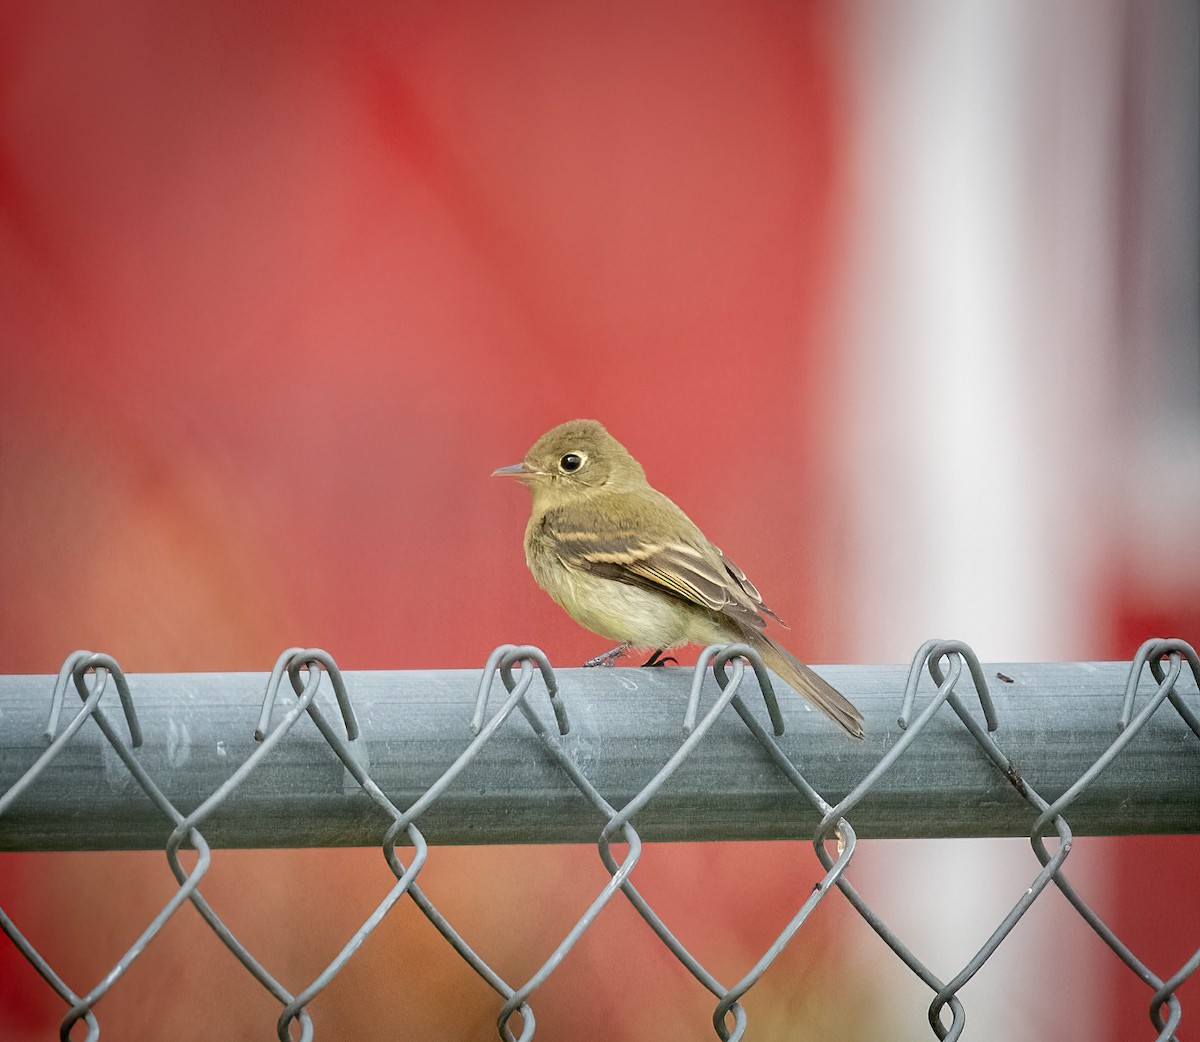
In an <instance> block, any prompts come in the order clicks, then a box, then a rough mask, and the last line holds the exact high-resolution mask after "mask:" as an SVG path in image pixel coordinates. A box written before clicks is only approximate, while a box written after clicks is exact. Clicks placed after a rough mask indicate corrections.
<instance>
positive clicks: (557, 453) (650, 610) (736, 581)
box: [494, 420, 863, 738]
mask: <svg viewBox="0 0 1200 1042" xmlns="http://www.w3.org/2000/svg"><path fill="white" fill-rule="evenodd" d="M494 474H495V475H511V476H513V477H515V478H516V479H517V480H518V481H521V482H523V483H524V484H526V485H528V486H529V490H530V492H531V493H532V494H533V513H532V514H531V515H530V518H529V524H528V525H527V526H526V528H525V560H526V562H527V563H528V564H529V570H530V571H531V572H532V573H533V577H534V579H535V580H536V581H537V584H538V585H539V586H540V587H541V588H542V589H543V590H545V591H546V592H547V593H548V594H550V596H551V597H553V598H554V600H555V601H557V602H558V604H559V605H561V607H562V608H563V609H564V610H565V611H566V613H567V614H568V615H570V616H571V618H573V619H574V620H575V621H576V622H578V623H579V624H580V625H582V626H585V627H587V628H588V629H589V630H591V631H592V632H593V633H598V634H600V635H601V636H602V637H607V638H609V639H610V640H615V641H619V642H620V643H619V645H618V646H617V647H615V648H613V649H612V651H610V652H608V653H606V654H604V655H601V656H599V657H597V658H595V659H592V660H591V662H589V663H588V665H611V664H612V662H614V661H615V660H616V659H617V658H619V657H620V656H621V655H623V654H625V652H627V651H628V650H629V649H631V648H652V649H656V650H655V651H654V654H653V655H652V656H651V657H650V659H649V661H647V662H646V663H645V664H646V665H647V666H652V665H662V655H663V653H664V652H665V651H668V650H670V649H671V648H674V647H677V646H679V645H681V644H728V643H731V642H741V643H745V644H749V645H750V646H751V647H752V648H754V649H756V650H757V651H758V653H759V654H760V655H762V658H763V661H764V662H765V663H766V664H767V666H768V667H769V668H770V669H773V670H774V671H775V672H776V673H778V674H779V675H780V676H781V677H783V678H784V679H785V680H786V681H787V682H788V683H789V684H791V685H792V687H794V688H795V689H796V690H797V691H798V692H800V694H802V695H803V696H804V697H805V698H807V699H808V700H809V701H810V702H812V704H813V705H815V706H816V707H817V708H818V709H820V710H821V711H822V712H824V713H826V714H827V715H828V716H829V717H831V718H832V719H833V720H835V721H836V722H837V723H839V724H841V725H842V727H844V728H845V729H846V731H847V732H848V733H849V734H851V735H853V736H854V737H855V738H861V737H862V736H863V728H862V714H861V713H860V712H859V711H858V710H857V709H856V708H855V707H854V705H853V704H852V703H851V702H850V701H849V700H848V699H846V698H845V696H843V695H842V694H841V693H840V692H839V691H837V690H836V689H835V688H833V687H832V686H831V685H830V684H828V683H826V682H825V681H824V680H822V679H821V678H820V677H819V676H817V674H816V673H814V672H813V671H812V670H811V669H809V668H808V666H806V665H805V664H804V663H803V662H801V661H800V660H799V659H798V658H796V657H795V656H794V655H793V654H792V653H791V652H789V651H788V650H787V649H786V648H783V647H781V646H780V645H779V644H776V643H775V641H773V640H772V639H771V638H770V637H768V636H767V635H766V634H765V633H764V632H763V630H764V629H765V628H766V625H767V616H770V617H771V618H772V619H775V620H776V622H780V623H781V624H782V620H780V618H779V616H778V615H776V614H775V613H774V612H773V611H771V609H770V608H768V607H767V606H766V605H765V604H764V603H763V599H762V597H761V596H760V594H759V592H758V590H757V589H755V587H754V584H753V583H752V582H750V580H749V579H747V578H746V575H745V573H744V572H743V571H742V570H741V569H740V568H739V567H738V566H737V565H736V564H734V563H733V562H732V561H731V560H730V559H729V558H728V557H726V556H725V555H724V554H723V553H722V552H721V551H720V550H719V549H718V548H717V547H715V546H713V544H712V543H710V542H709V541H708V540H707V539H706V538H705V537H704V533H703V532H701V531H700V529H699V528H697V527H696V526H695V525H694V524H693V523H692V521H691V519H690V518H689V517H688V516H687V515H686V514H685V513H684V512H683V511H682V510H680V509H679V507H677V506H676V505H675V504H674V503H672V502H671V501H670V500H669V499H668V498H667V497H666V496H664V495H663V494H662V493H661V492H659V491H658V490H657V489H655V488H653V487H651V485H650V483H649V482H647V481H646V473H645V471H644V470H642V467H641V464H640V463H638V461H637V460H635V459H634V458H633V457H632V456H631V455H630V454H629V453H628V452H627V451H626V450H625V447H624V446H623V445H622V444H621V443H620V442H619V441H617V439H616V438H614V437H613V436H612V435H611V434H609V433H608V431H606V430H605V429H604V427H602V426H601V425H600V424H599V423H597V422H596V421H595V420H570V421H568V422H567V423H563V424H560V425H559V426H557V427H555V428H554V429H553V430H550V431H547V432H546V433H545V434H543V435H542V436H541V437H540V438H538V440H537V441H536V442H535V443H534V445H533V448H531V449H530V450H529V452H528V454H527V455H526V456H525V459H524V460H523V461H522V462H521V463H517V464H514V465H513V466H511V467H501V468H500V469H499V470H497V471H495V472H494Z"/></svg>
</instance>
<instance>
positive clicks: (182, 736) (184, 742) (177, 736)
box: [167, 720, 192, 767]
mask: <svg viewBox="0 0 1200 1042" xmlns="http://www.w3.org/2000/svg"><path fill="white" fill-rule="evenodd" d="M191 755H192V739H191V736H190V735H189V734H188V729H187V724H179V723H176V722H175V721H174V720H172V721H171V722H170V723H169V724H168V725H167V763H168V764H170V765H171V766H172V767H182V766H183V765H184V764H185V763H187V762H188V760H189V759H190V758H191Z"/></svg>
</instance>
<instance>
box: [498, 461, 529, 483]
mask: <svg viewBox="0 0 1200 1042" xmlns="http://www.w3.org/2000/svg"><path fill="white" fill-rule="evenodd" d="M535 473H536V472H535V471H534V470H533V469H532V468H531V467H529V466H527V465H526V464H525V463H514V464H513V465H512V466H511V467H501V468H500V469H499V470H493V471H492V477H494V478H503V477H514V478H518V479H523V480H528V479H529V478H531V477H533V475H534V474H535Z"/></svg>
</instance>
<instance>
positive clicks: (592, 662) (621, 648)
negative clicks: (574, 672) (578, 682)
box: [583, 644, 629, 669]
mask: <svg viewBox="0 0 1200 1042" xmlns="http://www.w3.org/2000/svg"><path fill="white" fill-rule="evenodd" d="M628 650H629V645H628V644H618V645H617V646H616V647H615V648H612V649H610V650H609V651H606V652H605V653H604V654H603V655H597V656H596V657H595V658H590V659H588V660H587V661H586V662H585V663H584V664H583V665H584V668H585V669H586V668H587V667H588V666H611V665H612V664H613V663H614V662H616V661H617V659H619V658H620V657H621V656H622V655H624V654H625V652H627V651H628Z"/></svg>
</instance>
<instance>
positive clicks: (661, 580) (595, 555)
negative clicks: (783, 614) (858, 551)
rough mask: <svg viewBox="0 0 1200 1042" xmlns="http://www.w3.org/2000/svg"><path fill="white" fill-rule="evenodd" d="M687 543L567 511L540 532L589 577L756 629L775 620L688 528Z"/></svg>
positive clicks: (739, 574)
mask: <svg viewBox="0 0 1200 1042" xmlns="http://www.w3.org/2000/svg"><path fill="white" fill-rule="evenodd" d="M692 529H693V532H692V533H689V534H690V535H691V538H683V539H681V538H678V537H674V538H656V535H655V533H654V532H652V531H647V530H646V526H645V525H639V524H636V523H631V524H630V525H628V526H621V525H605V526H601V527H597V525H596V521H595V518H594V516H591V517H588V518H587V521H586V523H585V521H584V518H583V517H581V516H580V515H579V514H578V513H577V512H576V511H574V510H572V509H570V508H566V509H559V510H555V511H553V512H551V513H549V514H547V515H546V517H545V519H544V521H543V531H544V534H545V535H546V536H548V537H549V538H550V539H551V540H552V541H553V542H554V544H555V546H556V547H557V549H558V552H559V554H560V556H561V557H562V559H563V561H564V562H565V563H566V564H568V565H570V566H571V567H573V568H579V569H581V570H583V571H586V572H589V573H591V574H592V575H598V576H602V577H603V578H607V579H614V580H616V581H617V582H623V583H627V584H629V585H630V586H640V587H642V588H643V589H647V590H656V591H658V592H660V593H665V594H669V595H670V596H672V597H678V598H679V599H680V600H682V601H687V602H690V603H692V604H695V605H697V606H698V607H701V608H705V609H707V610H708V611H713V612H718V613H720V614H723V615H728V616H729V617H730V618H732V619H734V620H736V621H737V622H738V623H740V624H741V625H743V626H748V627H749V628H750V629H752V630H761V629H763V627H764V626H766V619H765V618H764V617H763V615H764V613H765V614H767V615H770V616H772V617H773V618H775V617H777V616H775V613H774V612H772V611H771V610H770V609H769V608H768V607H767V606H766V605H765V604H763V600H762V597H761V595H760V594H759V592H758V590H756V589H755V588H754V585H753V583H751V582H750V580H749V579H747V578H746V576H745V573H744V572H743V571H742V570H741V569H740V568H738V566H737V565H736V564H734V563H733V562H732V561H730V560H729V559H728V558H727V557H725V555H724V554H723V553H721V551H720V550H719V549H717V548H716V547H715V546H713V545H712V544H711V543H710V542H708V540H707V539H705V538H704V536H703V535H702V534H701V533H700V531H699V529H695V527H694V526H692Z"/></svg>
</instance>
